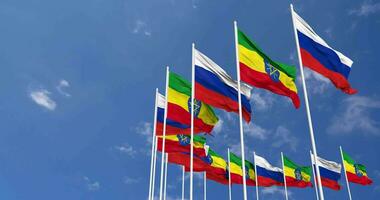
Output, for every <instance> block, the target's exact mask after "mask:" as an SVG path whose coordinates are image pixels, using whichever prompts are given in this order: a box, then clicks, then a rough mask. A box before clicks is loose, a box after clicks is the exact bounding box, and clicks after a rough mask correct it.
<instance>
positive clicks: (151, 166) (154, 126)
mask: <svg viewBox="0 0 380 200" xmlns="http://www.w3.org/2000/svg"><path fill="white" fill-rule="evenodd" d="M157 93H158V88H156V95H155V102H154V117H153V120H154V121H153V132H152V152H151V159H150V177H149V197H148V199H151V197H152V179H153V176H154V175H153V162H154V161H153V159H154V146H155V135H156V120H157Z"/></svg>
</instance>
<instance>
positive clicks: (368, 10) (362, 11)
mask: <svg viewBox="0 0 380 200" xmlns="http://www.w3.org/2000/svg"><path fill="white" fill-rule="evenodd" d="M379 11H380V3H379V2H377V3H373V2H372V1H364V2H362V4H361V5H360V7H359V8H357V9H352V10H350V11H348V13H349V14H350V15H356V16H359V17H361V16H368V15H371V14H375V13H377V12H379Z"/></svg>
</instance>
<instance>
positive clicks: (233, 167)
mask: <svg viewBox="0 0 380 200" xmlns="http://www.w3.org/2000/svg"><path fill="white" fill-rule="evenodd" d="M230 167H231V169H230V172H231V173H233V174H237V175H240V176H243V170H242V169H241V167H240V166H239V165H237V164H235V163H233V162H231V163H230Z"/></svg>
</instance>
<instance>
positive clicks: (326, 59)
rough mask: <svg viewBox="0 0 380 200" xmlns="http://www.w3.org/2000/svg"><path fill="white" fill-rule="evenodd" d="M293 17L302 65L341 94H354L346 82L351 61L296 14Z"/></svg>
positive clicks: (354, 91)
mask: <svg viewBox="0 0 380 200" xmlns="http://www.w3.org/2000/svg"><path fill="white" fill-rule="evenodd" d="M293 16H294V26H295V27H296V30H297V37H298V42H299V48H300V53H301V59H302V64H303V65H304V66H305V67H308V68H310V69H312V70H313V71H315V72H317V73H319V74H321V75H322V76H324V77H326V78H328V79H330V81H331V82H332V83H333V84H334V85H335V87H336V88H338V89H340V90H342V91H343V92H345V93H347V94H355V93H356V92H357V91H356V90H355V89H353V88H351V86H350V83H349V82H348V75H349V74H350V71H351V66H352V63H353V61H352V60H351V59H350V58H348V57H347V56H345V55H343V54H342V53H341V52H339V51H337V50H335V49H333V48H331V47H330V46H329V45H328V44H327V43H326V42H325V41H324V40H323V39H322V38H321V37H320V36H319V35H317V33H316V32H315V31H314V30H313V28H311V26H309V24H307V23H306V21H304V20H303V19H302V18H301V17H300V16H299V15H298V14H297V13H296V12H293Z"/></svg>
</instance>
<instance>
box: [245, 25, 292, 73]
mask: <svg viewBox="0 0 380 200" xmlns="http://www.w3.org/2000/svg"><path fill="white" fill-rule="evenodd" d="M238 42H239V44H240V45H242V46H244V47H245V48H247V49H249V50H252V51H256V52H257V53H258V54H259V55H260V56H261V57H263V58H264V59H265V60H267V61H268V62H269V63H270V64H271V65H272V66H274V67H276V68H277V69H278V70H280V71H282V72H284V73H285V74H287V75H288V76H289V77H291V78H293V80H295V79H296V74H297V69H296V68H295V67H294V66H290V65H286V64H282V63H279V62H274V61H273V60H272V59H271V58H269V56H267V55H266V54H265V53H264V52H263V51H262V50H261V49H260V48H259V46H258V45H257V44H256V43H255V42H253V41H252V40H251V39H249V38H248V37H247V36H246V35H245V34H244V33H243V32H242V31H241V30H238Z"/></svg>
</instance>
